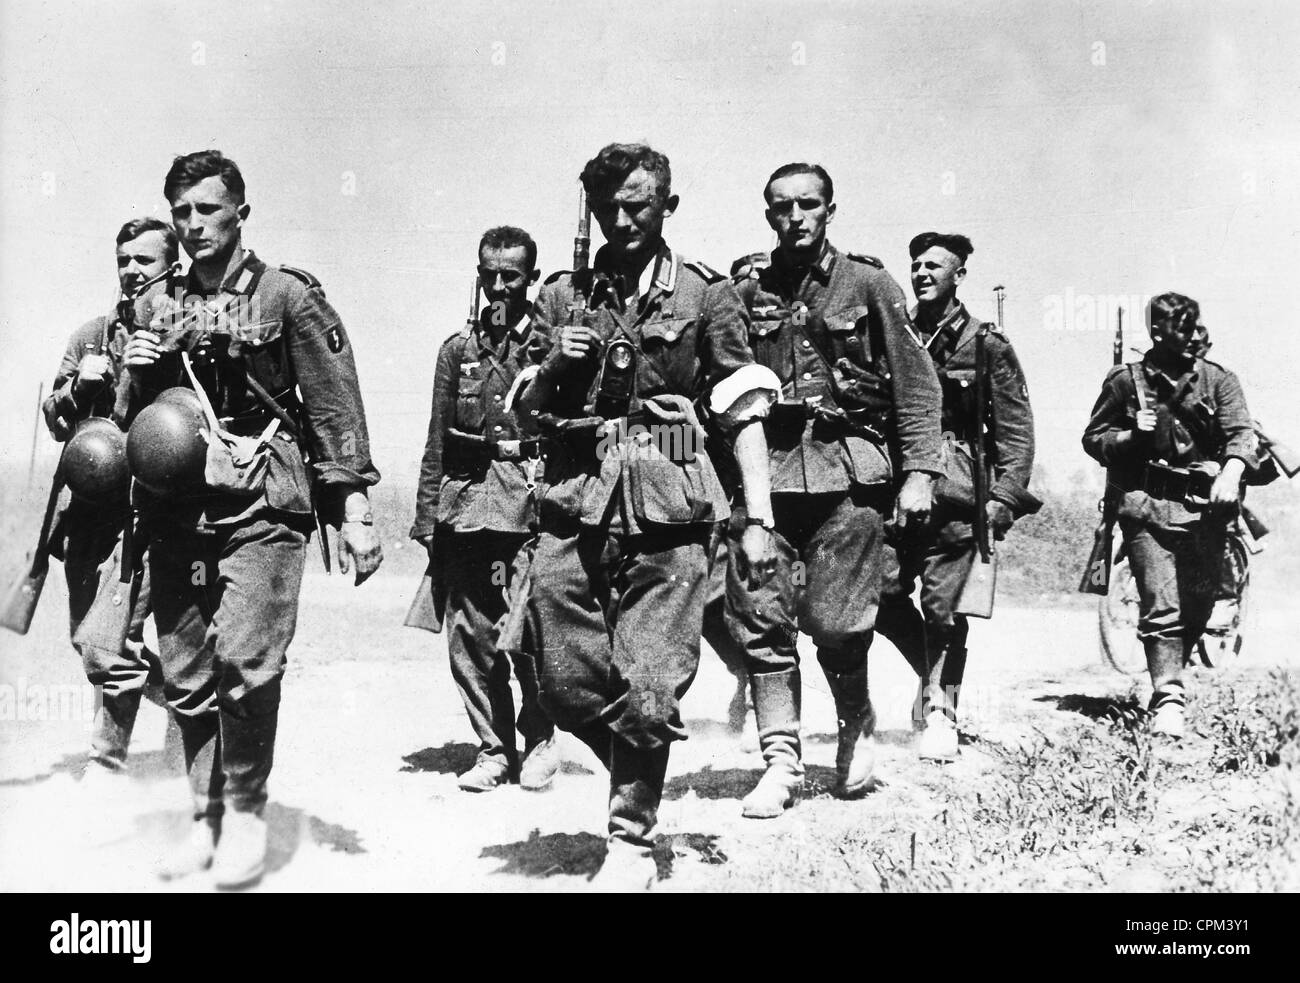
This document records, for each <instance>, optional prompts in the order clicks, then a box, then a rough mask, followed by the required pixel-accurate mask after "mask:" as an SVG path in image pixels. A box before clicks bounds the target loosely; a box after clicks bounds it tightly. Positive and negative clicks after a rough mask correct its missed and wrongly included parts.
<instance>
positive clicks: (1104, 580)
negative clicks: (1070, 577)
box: [1079, 522, 1115, 597]
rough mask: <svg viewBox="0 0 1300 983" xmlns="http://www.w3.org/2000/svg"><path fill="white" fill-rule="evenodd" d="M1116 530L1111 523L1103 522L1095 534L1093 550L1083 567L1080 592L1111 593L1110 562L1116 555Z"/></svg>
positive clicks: (1102, 595)
mask: <svg viewBox="0 0 1300 983" xmlns="http://www.w3.org/2000/svg"><path fill="white" fill-rule="evenodd" d="M1113 537H1114V531H1113V529H1112V527H1111V525H1110V524H1109V523H1106V522H1103V523H1102V524H1101V525H1100V526H1098V527H1097V531H1096V533H1094V534H1093V542H1092V552H1091V553H1089V554H1088V562H1087V564H1086V565H1085V566H1084V568H1083V576H1082V577H1081V578H1080V579H1079V593H1080V594H1097V595H1099V596H1101V597H1105V596H1106V595H1107V594H1109V593H1110V563H1111V557H1112V556H1113V555H1114V552H1115V550H1114V545H1115V544H1114V538H1113Z"/></svg>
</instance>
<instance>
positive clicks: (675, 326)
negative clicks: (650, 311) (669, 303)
mask: <svg viewBox="0 0 1300 983" xmlns="http://www.w3.org/2000/svg"><path fill="white" fill-rule="evenodd" d="M692 321H693V318H689V317H665V318H660V319H659V320H656V321H646V322H645V323H644V324H643V325H641V337H642V339H643V340H644V344H645V349H646V351H648V352H653V351H663V350H665V349H668V348H674V347H676V346H678V345H679V344H680V343H681V340H682V336H683V335H684V334H686V332H687V331H689V330H690V327H691V322H692Z"/></svg>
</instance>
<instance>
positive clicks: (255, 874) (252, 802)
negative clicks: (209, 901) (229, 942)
mask: <svg viewBox="0 0 1300 983" xmlns="http://www.w3.org/2000/svg"><path fill="white" fill-rule="evenodd" d="M250 709H253V708H250V707H248V706H242V705H236V706H235V707H233V708H231V709H226V708H222V711H221V759H222V768H223V770H224V771H225V775H226V806H227V808H226V815H225V818H224V819H223V820H222V824H221V839H220V840H219V841H218V843H217V853H216V856H215V857H214V858H213V861H212V880H213V883H215V884H216V886H217V887H218V888H222V889H225V890H234V889H237V888H242V887H248V886H250V885H252V884H255V883H257V881H259V880H260V879H261V877H262V875H263V874H264V873H265V872H266V820H264V819H263V818H262V812H263V810H264V809H265V808H266V781H267V778H268V777H269V776H270V774H271V765H272V762H273V760H274V756H275V731H276V725H277V723H278V720H279V711H278V709H275V710H269V711H267V710H265V708H258V709H262V711H263V712H261V713H257V714H256V715H252V714H250V713H249V711H250Z"/></svg>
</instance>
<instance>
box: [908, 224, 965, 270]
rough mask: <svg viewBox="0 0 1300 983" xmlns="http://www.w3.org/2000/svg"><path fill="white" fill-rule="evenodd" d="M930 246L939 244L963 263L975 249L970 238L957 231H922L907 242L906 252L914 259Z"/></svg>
mask: <svg viewBox="0 0 1300 983" xmlns="http://www.w3.org/2000/svg"><path fill="white" fill-rule="evenodd" d="M931 246H941V247H942V248H944V249H946V250H948V252H950V253H952V254H953V255H954V256H956V257H957V258H958V259H959V260H961V261H962V263H963V265H964V264H965V262H966V257H968V256H969V255H970V254H971V253H973V252H974V251H975V247H974V246H972V245H971V244H970V240H969V239H968V238H966V237H965V236H964V235H962V234H961V233H959V232H922V233H921V234H920V235H919V236H916V237H915V238H914V239H912V241H911V242H910V243H908V245H907V254H908V255H909V256H911V257H912V259H916V257H918V256H920V255H921V254H922V253H923V252H925V251H926V250H927V249H929V248H930V247H931Z"/></svg>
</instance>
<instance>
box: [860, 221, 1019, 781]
mask: <svg viewBox="0 0 1300 983" xmlns="http://www.w3.org/2000/svg"><path fill="white" fill-rule="evenodd" d="M908 252H909V254H910V255H911V257H912V291H913V292H914V293H915V294H916V301H917V303H916V308H915V310H914V311H913V312H912V323H913V324H914V325H915V327H916V330H917V331H918V333H919V334H920V337H921V339H922V342H923V344H924V345H925V350H926V351H927V352H928V353H929V356H930V358H931V359H933V361H934V367H935V369H936V370H937V372H938V375H939V380H940V383H941V385H942V388H943V424H942V425H943V445H942V447H941V456H942V460H943V470H944V477H943V478H942V479H940V481H939V482H938V484H937V485H936V488H935V507H934V512H933V514H932V515H931V519H930V522H929V523H928V525H926V526H925V527H924V528H914V529H911V530H903V529H898V530H891V531H890V534H889V536H888V539H889V542H890V544H891V545H890V546H889V548H888V549H887V552H886V569H885V580H884V588H883V592H882V596H881V602H880V614H879V616H878V617H877V619H876V628H877V630H878V631H879V632H880V633H881V634H882V635H884V636H885V637H886V638H888V639H889V640H890V641H891V642H893V643H894V645H895V646H896V647H897V648H898V650H899V651H900V652H901V653H902V654H903V656H904V658H906V659H907V661H908V663H909V664H910V665H911V666H912V669H913V670H914V671H915V672H916V674H917V676H918V677H919V678H920V696H919V699H918V701H917V705H916V706H915V707H914V708H913V723H914V724H915V725H917V726H920V725H922V724H923V725H924V730H923V731H922V733H921V736H920V740H919V745H918V752H919V753H920V755H921V756H922V757H925V758H930V759H934V760H951V759H952V758H955V757H956V756H957V729H956V721H957V699H958V694H959V691H960V688H961V682H962V676H963V673H964V671H965V667H966V637H967V632H968V630H969V623H968V621H967V617H966V616H965V615H963V614H957V613H956V612H955V608H956V605H957V599H958V597H959V596H960V594H961V590H962V587H963V585H964V584H965V582H966V577H967V575H968V574H969V573H970V571H971V566H972V563H973V562H974V555H975V539H974V533H973V530H972V518H973V514H972V509H973V507H974V506H973V505H972V498H973V491H972V482H971V474H972V463H971V462H972V453H971V440H972V439H973V435H974V434H975V433H976V432H977V431H976V428H977V426H978V424H977V422H976V421H977V415H976V407H975V400H974V380H975V350H976V346H975V335H976V333H977V332H978V331H979V330H980V327H981V324H982V323H983V322H981V321H980V320H979V319H978V318H976V317H974V316H972V315H971V314H970V312H969V311H967V310H966V307H965V305H964V304H962V302H961V301H960V300H958V299H957V288H958V286H960V284H961V282H962V280H963V279H964V278H965V276H966V259H967V257H968V256H969V255H970V254H971V252H972V246H971V243H970V240H969V239H968V238H966V237H965V236H963V235H941V234H939V233H937V232H925V233H922V234H921V235H918V236H916V237H915V238H914V239H913V240H912V241H911V243H910V245H909V247H908ZM987 328H988V334H987V336H986V355H985V358H986V364H987V366H988V368H987V369H986V371H987V387H988V391H989V393H990V399H989V405H990V407H991V410H990V412H989V417H990V419H988V420H987V421H986V425H987V428H988V432H987V436H986V438H985V443H986V453H987V457H988V460H989V462H990V465H991V467H992V473H991V478H992V480H991V482H990V486H989V489H990V490H989V502H988V504H987V507H986V512H987V515H988V521H989V528H990V529H991V530H992V532H993V535H994V536H995V537H996V538H998V539H1001V538H1002V537H1003V536H1005V535H1006V532H1007V530H1008V529H1009V528H1010V527H1011V524H1012V522H1013V521H1014V520H1015V519H1016V518H1018V517H1019V516H1021V515H1023V514H1025V513H1028V512H1033V511H1035V510H1036V509H1037V508H1038V504H1039V503H1038V502H1037V500H1036V499H1035V498H1034V497H1033V496H1032V495H1030V494H1029V492H1028V490H1027V485H1028V483H1029V476H1030V473H1031V471H1032V470H1033V463H1034V419H1033V414H1032V412H1031V411H1030V408H1029V394H1028V390H1027V389H1026V387H1025V377H1024V373H1023V372H1022V371H1021V368H1020V362H1019V360H1018V359H1017V358H1016V353H1015V350H1014V349H1013V348H1012V347H1011V343H1010V342H1009V341H1008V340H1007V338H1006V336H1005V335H1003V334H1002V333H1001V332H1000V331H999V330H998V329H997V327H996V326H994V325H987ZM918 582H919V584H920V597H919V608H920V609H919V610H918V609H917V605H916V604H914V603H913V600H912V594H913V591H914V589H915V587H916V585H917V584H918Z"/></svg>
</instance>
